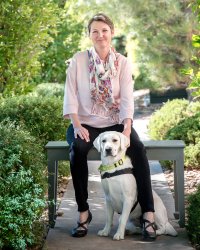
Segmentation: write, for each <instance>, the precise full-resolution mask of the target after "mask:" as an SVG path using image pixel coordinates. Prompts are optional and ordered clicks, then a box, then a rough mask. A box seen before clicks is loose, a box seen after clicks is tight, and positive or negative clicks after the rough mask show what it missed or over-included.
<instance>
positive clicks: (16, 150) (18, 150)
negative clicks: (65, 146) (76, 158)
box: [0, 121, 46, 249]
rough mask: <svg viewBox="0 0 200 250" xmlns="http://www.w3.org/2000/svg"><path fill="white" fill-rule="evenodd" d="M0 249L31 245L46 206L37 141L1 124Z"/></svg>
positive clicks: (6, 123)
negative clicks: (34, 231)
mask: <svg viewBox="0 0 200 250" xmlns="http://www.w3.org/2000/svg"><path fill="white" fill-rule="evenodd" d="M0 134H1V137H0V211H1V212H0V235H1V237H0V248H4V249H8V248H9V249H26V246H27V244H29V245H31V244H34V243H35V242H34V235H33V233H32V228H33V224H34V221H35V220H38V219H39V218H40V216H41V214H42V212H43V209H44V206H45V200H44V191H45V190H46V173H45V167H46V166H45V165H44V164H43V162H44V155H43V154H42V153H41V152H42V148H41V146H40V145H39V144H38V143H37V140H36V139H35V138H34V137H33V136H31V135H30V133H29V132H27V131H25V130H23V129H22V127H20V126H16V125H15V124H13V123H11V122H9V121H4V122H1V123H0Z"/></svg>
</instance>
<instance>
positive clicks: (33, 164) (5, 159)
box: [0, 118, 46, 190]
mask: <svg viewBox="0 0 200 250" xmlns="http://www.w3.org/2000/svg"><path fill="white" fill-rule="evenodd" d="M0 134H1V137H0V148H1V150H0V174H1V178H3V179H4V178H6V176H7V174H8V173H12V172H18V171H19V168H20V166H23V168H24V169H26V170H30V171H31V174H32V175H33V181H34V182H36V183H39V184H40V185H41V186H43V187H45V183H46V178H45V174H44V171H45V168H46V166H45V165H44V154H43V153H42V151H43V150H42V147H41V146H40V144H38V141H37V139H35V138H34V137H33V136H31V135H30V133H29V132H28V131H26V130H24V128H23V127H21V126H17V125H16V123H14V122H13V123H12V122H11V120H9V119H8V118H7V119H5V120H4V121H2V122H1V123H0ZM0 183H2V182H0ZM10 188H11V187H10ZM0 190H2V189H1V188H0Z"/></svg>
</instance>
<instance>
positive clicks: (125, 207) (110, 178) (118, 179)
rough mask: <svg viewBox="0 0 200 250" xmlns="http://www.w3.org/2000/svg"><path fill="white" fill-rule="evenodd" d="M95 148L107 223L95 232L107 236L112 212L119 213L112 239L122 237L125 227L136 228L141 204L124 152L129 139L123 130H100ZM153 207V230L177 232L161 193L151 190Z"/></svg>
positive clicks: (130, 230) (159, 233) (132, 230)
mask: <svg viewBox="0 0 200 250" xmlns="http://www.w3.org/2000/svg"><path fill="white" fill-rule="evenodd" d="M94 146H95V148H96V149H97V150H98V151H99V152H100V153H101V160H102V165H101V166H100V168H99V170H100V173H101V182H102V186H103V190H104V193H105V198H106V210H107V211H106V225H105V227H104V228H103V229H102V230H100V231H99V232H98V235H99V236H108V235H109V233H110V230H111V226H112V221H113V214H114V212H117V213H118V214H120V215H121V216H120V219H119V226H118V229H117V232H116V233H115V235H114V237H113V239H114V240H121V239H124V234H125V230H127V231H128V232H129V233H130V232H131V233H134V232H136V231H138V228H137V227H136V226H138V224H139V223H138V222H139V218H140V216H141V208H140V205H139V203H138V202H137V186H136V181H135V177H134V176H133V174H132V164H131V161H130V159H129V158H128V156H125V152H126V149H127V147H128V146H129V140H128V138H127V137H126V136H124V135H123V134H122V133H119V132H115V131H109V132H104V133H102V134H100V135H99V136H98V137H97V138H96V139H95V141H94ZM153 197H154V207H155V224H156V226H157V230H156V234H157V235H161V234H168V235H172V236H176V235H177V232H176V231H175V229H174V228H173V226H172V225H171V224H170V223H169V221H168V217H167V211H166V208H165V206H164V204H163V202H162V200H161V199H160V197H159V196H158V195H157V194H156V193H155V192H154V191H153Z"/></svg>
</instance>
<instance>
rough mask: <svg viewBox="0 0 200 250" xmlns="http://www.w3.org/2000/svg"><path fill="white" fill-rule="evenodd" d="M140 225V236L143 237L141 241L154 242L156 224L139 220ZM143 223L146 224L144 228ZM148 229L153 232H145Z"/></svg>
mask: <svg viewBox="0 0 200 250" xmlns="http://www.w3.org/2000/svg"><path fill="white" fill-rule="evenodd" d="M140 222H141V225H142V235H143V240H145V241H154V240H155V239H156V224H155V222H150V221H149V220H146V219H143V218H141V219H140ZM145 223H148V224H147V225H146V226H145ZM148 227H152V228H153V230H154V232H149V231H147V228H148Z"/></svg>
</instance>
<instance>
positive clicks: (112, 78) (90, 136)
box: [63, 13, 156, 240]
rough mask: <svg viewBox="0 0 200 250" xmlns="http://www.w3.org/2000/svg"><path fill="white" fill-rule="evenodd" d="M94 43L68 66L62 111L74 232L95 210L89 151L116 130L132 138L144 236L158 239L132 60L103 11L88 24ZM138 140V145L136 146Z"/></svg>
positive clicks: (81, 231)
mask: <svg viewBox="0 0 200 250" xmlns="http://www.w3.org/2000/svg"><path fill="white" fill-rule="evenodd" d="M88 31H89V37H90V39H91V41H92V44H93V47H92V48H90V49H89V50H88V51H83V52H79V53H76V54H75V55H74V57H73V58H72V60H71V62H70V65H69V67H68V70H67V79H66V85H65V95H64V106H63V115H64V117H65V118H66V119H70V120H71V123H72V124H71V125H70V126H69V128H68V131H67V141H68V143H69V144H70V145H71V147H70V168H71V174H72V180H73V185H74V189H75V197H76V202H77V205H78V211H79V222H78V226H77V227H76V228H74V229H73V230H72V236H73V237H83V236H85V235H86V234H87V231H88V224H89V223H90V221H91V220H92V214H91V212H90V210H89V205H88V203H87V198H88V191H87V187H88V166H87V154H88V152H89V150H90V149H91V147H92V146H93V141H94V139H95V138H96V137H97V136H98V135H99V134H100V133H102V132H105V131H109V130H112V131H113V130H115V131H118V132H122V133H123V134H124V135H126V136H127V137H128V138H129V139H130V147H129V148H128V149H127V155H128V156H129V157H130V158H131V161H132V163H133V166H134V175H135V178H136V181H137V185H138V200H139V202H140V205H141V208H142V212H143V217H142V220H141V222H142V227H143V237H144V239H146V240H149V239H150V240H154V239H155V238H156V234H155V224H154V204H153V198H152V191H151V181H150V171H149V165H148V160H147V157H146V154H145V149H144V146H143V144H142V143H141V141H140V139H139V137H138V135H137V133H136V131H135V130H134V129H133V128H132V123H133V111H134V108H133V84H132V73H131V64H130V62H129V61H128V60H127V58H126V57H124V56H123V55H121V54H119V53H117V52H116V51H115V50H114V49H113V48H112V46H111V40H112V37H113V36H114V25H113V22H112V21H111V20H110V18H109V17H107V16H106V15H105V14H103V13H98V14H96V15H95V16H94V17H92V18H91V20H90V21H89V23H88ZM133 145H134V146H133Z"/></svg>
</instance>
